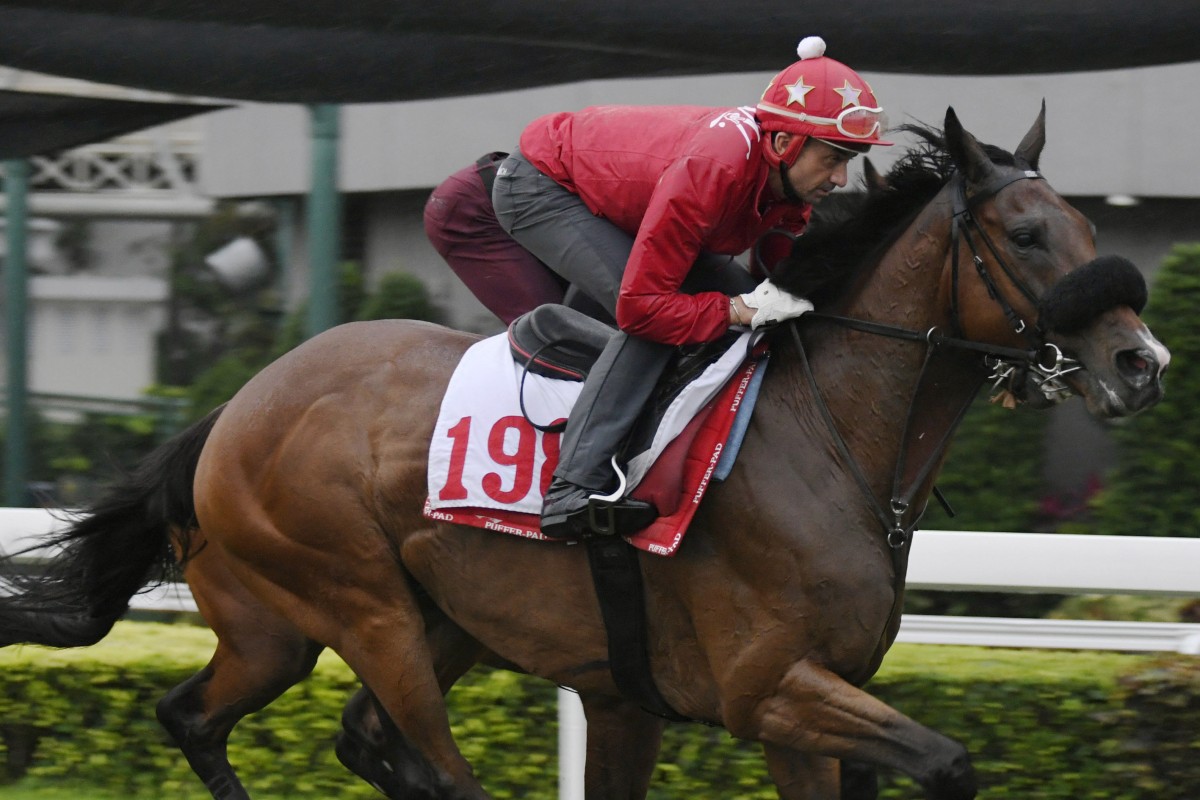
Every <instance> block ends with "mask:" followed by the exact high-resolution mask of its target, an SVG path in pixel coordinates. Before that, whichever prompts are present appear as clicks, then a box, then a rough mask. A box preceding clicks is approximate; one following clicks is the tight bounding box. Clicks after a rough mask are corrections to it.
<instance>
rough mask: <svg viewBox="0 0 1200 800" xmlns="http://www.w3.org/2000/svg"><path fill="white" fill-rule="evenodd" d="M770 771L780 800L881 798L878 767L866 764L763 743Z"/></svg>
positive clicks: (859, 799)
mask: <svg viewBox="0 0 1200 800" xmlns="http://www.w3.org/2000/svg"><path fill="white" fill-rule="evenodd" d="M763 753H764V755H766V760H767V773H768V774H769V775H770V776H771V780H772V781H773V782H774V783H775V787H776V788H777V789H778V790H779V797H780V798H781V800H818V799H820V800H823V799H824V798H832V800H878V798H879V783H878V781H877V780H876V777H875V770H874V769H872V768H871V767H869V766H866V765H865V764H859V763H857V762H853V761H841V762H839V761H838V760H837V759H833V758H829V757H828V756H819V755H815V754H813V753H802V752H800V751H798V750H792V749H790V748H787V747H778V746H776V745H772V744H764V745H763Z"/></svg>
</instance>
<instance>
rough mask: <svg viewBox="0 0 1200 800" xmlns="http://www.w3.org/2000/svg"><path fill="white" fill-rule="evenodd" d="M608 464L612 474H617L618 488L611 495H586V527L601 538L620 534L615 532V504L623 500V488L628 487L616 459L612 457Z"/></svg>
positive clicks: (627, 482)
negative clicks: (610, 465) (610, 466)
mask: <svg viewBox="0 0 1200 800" xmlns="http://www.w3.org/2000/svg"><path fill="white" fill-rule="evenodd" d="M610 463H611V464H612V468H613V472H615V473H617V481H618V486H617V488H616V490H615V491H614V492H612V493H611V494H599V493H596V494H591V495H588V507H587V521H588V527H589V528H591V530H592V533H596V534H599V535H601V536H615V535H618V534H619V533H620V531H618V530H617V513H616V508H617V504H618V503H620V502H621V501H622V500H623V499H625V487H626V486H628V485H629V481H628V480H627V479H626V477H625V473H624V472H623V471H622V470H621V467H620V465H619V464H617V457H616V456H613V457H612V459H611V461H610Z"/></svg>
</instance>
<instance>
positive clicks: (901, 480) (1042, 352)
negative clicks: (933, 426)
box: [788, 169, 1080, 576]
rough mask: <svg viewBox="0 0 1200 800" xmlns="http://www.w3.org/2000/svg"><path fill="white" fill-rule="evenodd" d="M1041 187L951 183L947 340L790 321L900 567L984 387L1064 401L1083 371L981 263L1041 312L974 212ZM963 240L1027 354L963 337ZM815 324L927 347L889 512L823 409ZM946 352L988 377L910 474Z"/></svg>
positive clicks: (1029, 173)
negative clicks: (812, 335) (953, 442)
mask: <svg viewBox="0 0 1200 800" xmlns="http://www.w3.org/2000/svg"><path fill="white" fill-rule="evenodd" d="M1041 179H1042V176H1041V174H1040V173H1038V172H1037V171H1035V170H1032V169H1030V170H1021V171H1019V172H1017V173H1008V174H1006V175H1004V176H1002V177H1000V178H998V179H997V180H996V181H994V182H993V183H991V184H989V185H987V186H985V187H984V188H983V189H982V190H981V191H979V192H977V193H976V194H974V195H973V196H972V197H970V198H969V199H968V197H967V194H966V180H965V179H964V178H963V177H962V175H961V174H958V173H956V174H955V175H954V176H953V177H952V178H951V180H950V182H951V184H952V186H951V195H952V198H953V200H952V218H951V223H950V230H951V234H950V235H951V260H952V264H951V269H952V276H951V283H952V293H951V295H952V301H951V318H952V321H951V325H952V328H953V330H954V333H955V335H953V336H946V335H944V334H942V333H941V332H939V331H938V330H937V328H931V329H929V330H928V331H924V332H922V331H916V330H912V329H909V328H904V327H900V326H896V325H890V324H885V323H880V322H874V321H871V320H862V319H855V318H851V317H844V316H839V315H834V314H826V313H821V312H815V311H811V312H809V313H807V314H804V315H803V316H801V317H799V318H798V319H796V320H792V322H791V324H790V325H789V326H788V327H789V330H790V331H791V335H792V340H793V342H794V344H795V346H796V349H797V351H798V352H799V354H800V361H801V364H802V366H803V369H804V374H805V376H806V379H807V380H808V382H809V384H810V385H811V386H812V388H813V396H814V399H815V404H816V406H817V408H818V410H819V412H820V414H821V416H822V418H823V420H824V422H825V425H826V427H827V428H828V429H829V431H830V433H831V434H832V436H833V441H834V445H835V447H836V448H837V450H838V453H839V454H840V456H841V458H842V460H843V462H845V464H846V465H847V466H848V468H849V470H850V472H851V473H852V475H853V477H854V479H855V481H856V482H857V483H858V485H859V488H860V489H861V490H862V492H863V494H864V495H865V496H866V497H867V499H868V501H869V502H870V504H871V507H872V511H873V512H874V514H875V516H876V518H877V519H878V520H879V522H880V525H881V526H882V528H883V531H884V535H885V537H886V539H887V543H888V546H889V547H890V548H891V550H892V552H893V557H894V559H896V560H897V561H898V560H899V559H902V558H903V554H904V552H905V551H906V550H907V547H908V545H909V543H910V542H911V541H912V534H913V531H914V530H915V529H916V526H917V523H918V522H919V520H920V517H921V514H920V513H918V514H915V515H911V516H908V511H909V509H910V508H911V506H912V501H913V499H914V497H915V496H916V493H917V492H918V491H919V490H920V487H921V486H922V485H923V484H924V483H925V481H926V480H927V479H928V478H929V476H930V474H931V473H932V471H933V469H934V468H935V466H936V465H937V464H939V463H940V462H941V460H942V455H943V454H944V453H945V450H946V448H947V447H948V446H949V442H950V437H951V436H952V435H953V433H954V430H955V429H956V428H957V427H958V424H959V423H960V422H961V421H962V418H963V416H964V415H965V414H966V412H967V409H968V408H969V407H970V405H971V402H972V401H973V400H974V397H975V395H976V394H977V393H978V390H979V387H980V386H981V385H982V384H983V383H984V382H986V381H988V380H992V381H994V386H999V385H1001V384H1002V383H1004V382H1006V381H1008V382H1011V381H1013V380H1015V379H1016V378H1018V377H1020V376H1024V375H1028V376H1030V377H1031V378H1032V379H1033V380H1034V382H1035V384H1036V385H1037V387H1038V389H1039V390H1040V391H1041V392H1042V393H1043V395H1044V396H1046V397H1047V398H1050V399H1061V398H1062V397H1065V396H1066V393H1067V392H1068V391H1069V390H1068V388H1067V386H1066V384H1065V383H1063V381H1062V377H1063V376H1064V375H1066V374H1068V373H1070V372H1073V371H1075V370H1077V369H1080V365H1079V363H1078V362H1077V361H1075V360H1074V359H1069V358H1066V357H1064V356H1063V354H1062V351H1061V350H1060V349H1059V348H1058V347H1057V346H1055V345H1053V344H1049V343H1047V342H1046V341H1045V336H1044V332H1043V331H1042V330H1041V329H1040V328H1039V327H1038V326H1037V325H1033V326H1030V325H1029V324H1027V323H1026V321H1025V320H1024V319H1022V318H1021V316H1020V315H1019V314H1018V313H1017V312H1016V310H1015V309H1014V308H1013V307H1012V304H1011V303H1010V302H1009V301H1008V299H1007V298H1006V297H1005V296H1004V294H1003V293H1002V292H1000V290H999V288H998V287H997V285H996V282H995V280H994V278H993V277H992V275H991V273H990V272H989V270H988V265H987V262H985V261H984V259H983V258H982V257H981V256H980V250H979V247H978V246H977V244H976V238H978V239H979V241H981V242H983V244H984V246H985V247H986V249H987V251H988V252H989V253H990V254H991V256H992V260H993V261H994V263H995V264H996V265H997V266H998V267H999V268H1000V269H1001V270H1002V271H1003V272H1004V274H1005V276H1006V277H1007V278H1008V280H1009V281H1010V282H1011V283H1012V284H1013V285H1014V286H1016V287H1017V289H1018V291H1020V292H1021V294H1022V295H1023V296H1024V297H1025V298H1026V299H1028V300H1029V302H1030V303H1031V304H1032V305H1033V307H1034V308H1037V307H1038V297H1037V296H1036V295H1035V294H1034V293H1033V292H1032V291H1031V290H1030V289H1029V287H1028V286H1027V285H1026V284H1025V282H1024V281H1022V280H1021V279H1020V278H1019V277H1018V276H1017V275H1016V274H1014V272H1013V271H1012V269H1011V268H1010V267H1009V265H1008V264H1007V263H1006V262H1005V260H1004V258H1003V257H1002V256H1001V255H1000V252H999V251H998V249H997V248H996V247H995V245H994V244H993V242H992V240H991V238H990V237H989V236H988V235H987V232H986V231H985V230H984V229H983V228H982V227H981V226H980V225H979V223H978V222H977V221H976V219H975V216H974V214H972V213H971V208H972V207H973V206H975V205H978V203H980V202H982V201H983V200H985V199H987V198H990V197H994V196H995V195H996V194H997V193H999V192H1000V191H1002V190H1003V189H1004V188H1005V187H1007V186H1009V185H1011V184H1013V183H1016V182H1017V181H1021V180H1041ZM960 240H961V241H965V242H966V243H967V247H968V248H969V250H970V252H971V262H972V264H973V265H974V267H975V270H976V272H977V273H978V274H979V276H980V278H981V279H982V281H983V283H984V286H985V287H986V288H987V291H988V296H989V297H990V298H991V299H992V300H993V301H995V302H996V303H998V304H999V305H1000V307H1001V309H1002V311H1003V312H1004V315H1005V318H1006V319H1008V321H1009V324H1010V325H1011V326H1012V328H1013V330H1014V331H1015V332H1016V333H1018V334H1020V335H1021V336H1023V337H1024V338H1025V340H1026V341H1027V342H1028V344H1029V347H1027V348H1024V349H1022V348H1016V347H1005V346H1001V345H995V344H991V343H988V342H977V341H972V340H970V339H965V338H963V337H962V326H961V324H960V320H959V304H958V287H959V265H960V258H959V242H960ZM817 321H823V322H832V323H834V324H837V325H840V326H842V327H845V328H849V329H851V330H857V331H861V332H864V333H869V334H874V335H878V336H885V337H888V338H893V339H901V340H906V341H912V342H918V343H923V344H924V345H925V347H926V351H925V359H924V362H923V364H922V366H921V372H920V374H919V375H918V377H917V385H916V389H915V390H914V392H913V396H912V400H911V401H910V403H909V408H908V412H907V414H906V417H905V425H904V432H903V436H902V439H901V448H900V453H899V456H898V458H897V463H896V468H895V472H894V477H893V481H892V492H891V497H890V499H889V501H888V504H887V508H885V507H884V505H883V504H882V503H880V501H879V499H878V498H877V497H876V496H875V493H874V491H873V490H872V489H871V486H870V484H869V482H868V481H867V478H866V475H865V473H864V472H863V470H862V467H861V466H860V465H859V463H858V461H857V460H856V459H855V458H854V455H853V454H852V453H851V452H850V448H849V447H848V445H847V444H846V440H845V437H843V436H842V434H841V431H839V430H838V427H837V422H836V420H834V418H833V414H832V413H831V412H830V410H829V406H828V404H827V403H826V402H825V399H824V397H823V396H822V394H821V391H820V387H819V386H818V384H817V380H816V376H815V374H814V373H813V370H812V365H811V363H810V362H809V358H808V355H807V352H806V350H805V347H804V342H803V339H802V337H801V335H800V331H799V324H802V323H804V324H807V323H808V322H817ZM945 349H953V350H959V351H966V352H972V353H978V354H980V355H981V357H982V358H981V361H980V365H981V367H983V369H981V370H980V372H979V375H978V380H977V382H976V383H975V384H974V385H973V386H972V387H971V390H970V392H968V393H967V394H966V395H965V396H964V400H963V402H962V403H961V404H960V406H959V408H958V409H957V411H956V413H955V415H954V418H953V420H952V422H951V424H950V425H949V426H948V427H947V428H946V431H945V433H944V434H943V435H942V437H941V439H940V440H939V441H938V442H937V443H935V444H934V446H933V447H932V448H931V450H930V452H929V455H928V456H927V457H926V458H925V460H924V461H923V462H922V463H921V464H919V465H918V466H916V467H915V468H912V467H911V466H910V465H909V464H908V458H907V456H908V451H909V449H910V445H911V442H910V441H909V434H910V431H911V429H912V427H913V421H914V419H915V417H916V416H917V413H918V411H919V402H918V401H919V398H920V396H921V389H922V386H923V385H924V384H925V379H926V377H927V375H928V374H929V371H930V365H931V364H932V363H933V358H934V356H935V355H936V354H937V353H938V352H940V351H943V350H945ZM988 370H990V375H989V374H987V371H988ZM906 516H908V519H907V521H906V520H905V517H906ZM899 567H900V565H899V563H897V576H899V575H900V574H901V573H900V571H899Z"/></svg>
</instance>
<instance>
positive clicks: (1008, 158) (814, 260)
mask: <svg viewBox="0 0 1200 800" xmlns="http://www.w3.org/2000/svg"><path fill="white" fill-rule="evenodd" d="M897 130H899V131H902V132H905V133H911V134H913V135H914V136H916V137H917V139H918V140H919V141H918V144H917V145H916V146H914V147H912V148H910V149H909V150H908V151H907V152H906V153H905V154H904V155H903V156H901V157H900V159H899V160H898V161H896V163H895V164H894V165H893V166H892V168H891V169H890V170H888V173H887V175H886V176H885V181H886V184H887V186H886V188H883V189H879V188H870V187H868V186H867V185H866V179H865V178H864V180H863V185H864V188H866V189H867V191H865V192H861V193H856V194H853V195H834V196H832V197H830V198H829V200H826V201H825V202H824V203H822V204H821V205H820V206H818V210H816V211H815V212H814V214H813V218H812V221H811V223H810V224H809V226H808V228H807V229H806V230H805V232H804V235H803V236H801V237H799V238H798V239H796V241H795V243H794V244H793V246H792V252H791V253H790V254H789V255H788V256H787V257H786V258H784V259H782V260H781V261H780V262H779V264H778V265H777V266H776V267H775V270H774V272H773V274H772V276H771V280H772V282H774V283H775V285H777V286H778V287H779V288H781V289H784V290H786V291H788V292H790V293H792V294H795V295H797V296H799V297H806V298H808V299H810V300H812V301H813V303H814V304H816V305H817V306H818V307H821V306H823V305H826V304H828V303H830V302H832V301H833V300H835V299H836V298H838V297H840V296H841V295H842V294H843V293H844V291H845V290H846V288H847V287H848V286H851V285H854V284H855V283H856V279H857V277H858V276H859V274H860V273H861V271H862V270H864V269H871V268H873V267H874V266H875V264H876V263H877V261H878V259H876V258H871V257H870V256H872V254H874V253H875V252H877V251H880V250H881V249H882V247H883V246H884V245H886V244H888V243H890V242H891V241H892V240H893V239H894V238H895V237H896V236H898V235H899V234H900V233H901V232H902V231H903V230H904V229H905V228H906V227H907V226H908V222H909V220H911V219H912V218H913V217H914V216H915V215H916V214H917V212H918V211H920V210H921V209H922V208H924V207H925V205H926V204H927V203H929V201H931V200H932V199H933V197H934V195H936V194H937V193H938V192H939V191H940V190H941V188H942V187H943V186H944V185H945V184H946V182H947V181H948V180H950V176H951V175H952V174H953V173H954V163H953V161H952V160H951V158H950V154H949V152H948V151H947V149H946V141H945V136H944V134H943V133H942V131H940V130H938V129H936V128H932V127H929V126H926V125H921V124H907V125H901V126H900V127H899V128H898V129H897ZM983 148H984V151H985V152H986V153H987V155H988V157H989V158H990V159H991V160H992V161H993V162H994V163H996V164H1007V165H1011V164H1013V163H1014V158H1013V156H1012V154H1011V153H1009V152H1008V151H1007V150H1003V149H1001V148H999V147H995V146H994V145H987V144H985V145H983Z"/></svg>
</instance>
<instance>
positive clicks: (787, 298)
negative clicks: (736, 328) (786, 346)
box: [742, 279, 813, 330]
mask: <svg viewBox="0 0 1200 800" xmlns="http://www.w3.org/2000/svg"><path fill="white" fill-rule="evenodd" d="M742 302H743V303H745V304H746V307H747V308H753V309H755V311H754V319H752V320H750V327H751V328H754V329H756V330H757V329H758V328H761V327H762V326H764V325H774V324H775V323H776V322H783V321H784V320H785V319H792V318H793V317H798V316H800V315H801V314H804V313H807V312H809V311H812V310H813V304H812V303H810V302H808V301H807V300H805V299H804V298H803V297H796V296H795V295H793V294H788V293H787V292H785V291H783V290H782V289H780V288H779V287H778V286H776V285H775V284H773V283H771V281H770V279H768V280H765V281H763V282H762V283H760V284H759V285H758V286H755V287H754V291H753V292H747V293H746V294H744V295H742Z"/></svg>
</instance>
